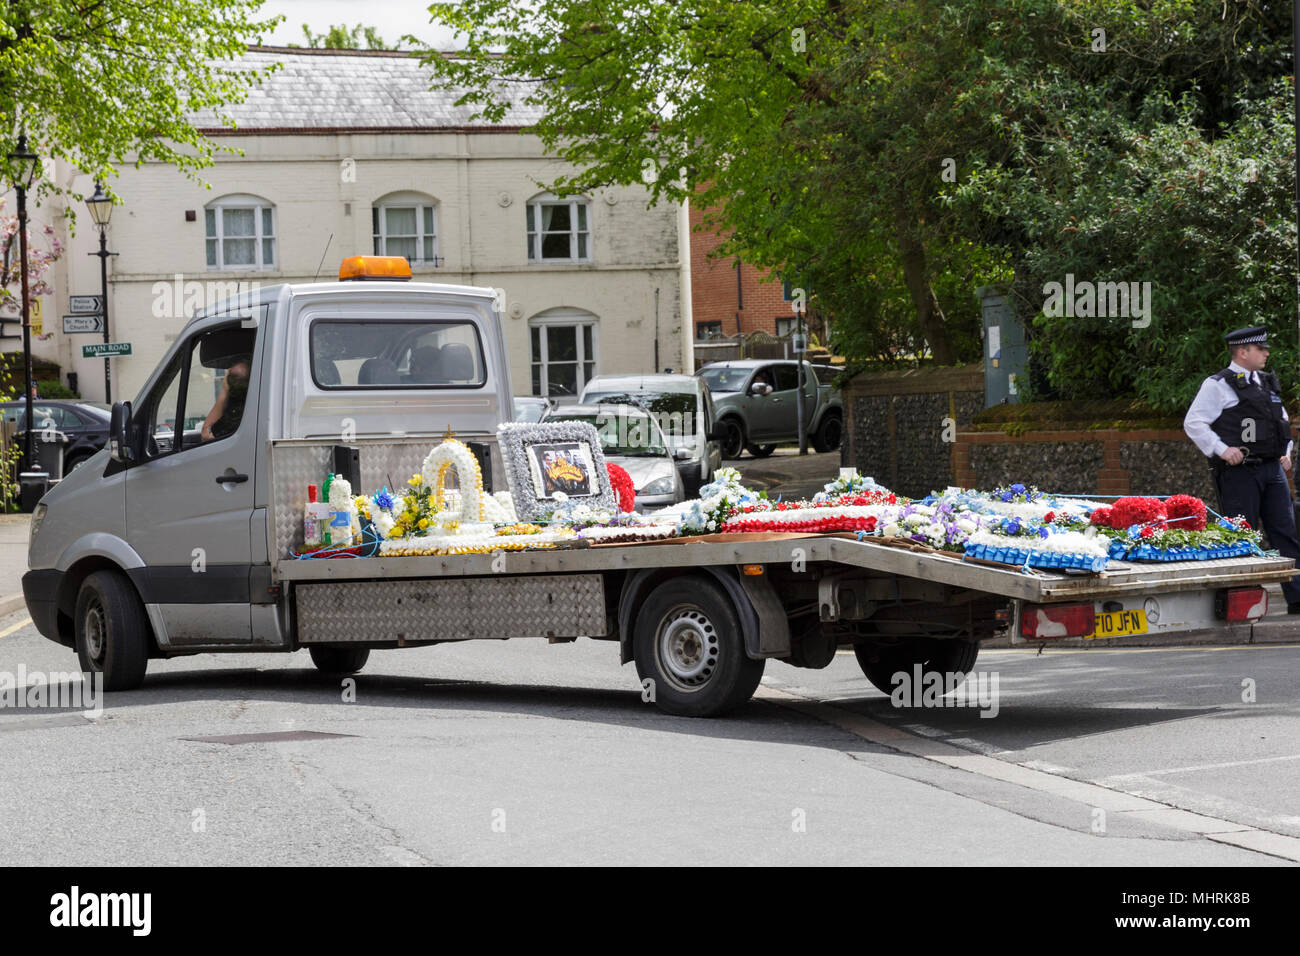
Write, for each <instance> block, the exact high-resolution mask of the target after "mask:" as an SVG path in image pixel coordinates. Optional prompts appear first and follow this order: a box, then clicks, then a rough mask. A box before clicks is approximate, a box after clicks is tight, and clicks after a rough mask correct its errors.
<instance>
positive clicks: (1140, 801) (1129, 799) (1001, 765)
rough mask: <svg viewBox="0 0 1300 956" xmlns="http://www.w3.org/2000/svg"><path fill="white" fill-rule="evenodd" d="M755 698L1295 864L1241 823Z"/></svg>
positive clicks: (1291, 855)
mask: <svg viewBox="0 0 1300 956" xmlns="http://www.w3.org/2000/svg"><path fill="white" fill-rule="evenodd" d="M754 697H755V699H757V700H766V701H769V702H771V703H774V704H780V705H781V706H783V707H788V708H790V709H791V710H795V711H798V712H799V713H801V714H804V715H806V716H808V717H812V718H813V719H814V720H819V721H821V722H822V723H825V724H830V725H831V726H832V727H838V728H840V729H841V730H844V731H847V732H848V733H850V734H853V735H854V736H855V737H860V738H862V739H863V740H866V741H868V742H869V743H874V744H879V745H881V746H882V747H888V748H890V749H891V750H897V751H900V752H902V753H905V754H910V755H912V756H913V757H920V758H921V759H922V760H929V761H932V762H934V763H938V764H942V765H944V766H946V767H952V768H953V769H955V770H966V771H969V772H970V773H974V774H978V775H980V776H982V777H989V778H992V779H994V780H1002V781H1005V782H1006V783H1013V784H1018V785H1020V786H1022V787H1025V788H1026V789H1029V790H1037V791H1039V792H1040V793H1044V794H1048V795H1050V796H1054V797H1057V798H1061V799H1066V800H1073V801H1075V802H1077V803H1080V804H1083V805H1084V806H1088V807H1101V808H1102V809H1107V810H1108V811H1109V812H1111V813H1113V814H1114V815H1115V816H1118V817H1123V818H1127V819H1133V820H1145V821H1149V822H1153V823H1158V824H1160V825H1162V826H1166V827H1170V828H1172V829H1175V830H1183V831H1185V832H1188V833H1195V834H1198V835H1200V836H1202V837H1205V838H1206V839H1210V840H1214V841H1216V842H1219V843H1228V844H1231V845H1233V846H1238V847H1241V848H1243V849H1247V850H1250V851H1252V852H1255V853H1265V854H1268V855H1270V856H1277V857H1281V858H1282V859H1285V860H1292V861H1296V862H1300V839H1297V838H1296V837H1291V836H1285V835H1283V834H1278V833H1271V832H1269V831H1267V830H1260V829H1258V828H1256V827H1252V826H1249V825H1247V824H1244V823H1234V822H1233V821H1231V820H1222V819H1219V818H1217V817H1212V816H1208V815H1206V814H1200V813H1192V812H1191V811H1188V810H1182V809H1179V808H1178V807H1171V806H1169V805H1168V804H1165V803H1160V802H1158V801H1155V800H1149V799H1147V798H1145V797H1138V796H1134V795H1133V794H1129V793H1125V792H1123V791H1120V790H1113V789H1111V788H1109V787H1103V786H1100V785H1098V784H1095V783H1089V782H1088V781H1086V780H1074V779H1072V778H1070V777H1062V776H1058V775H1057V774H1053V773H1047V772H1044V771H1042V770H1036V769H1034V768H1032V767H1027V766H1023V765H1021V764H1015V763H1009V762H1007V761H1005V760H999V759H998V758H996V757H989V756H985V755H984V754H978V753H971V752H970V751H969V750H965V749H962V748H961V747H955V746H953V745H952V744H951V743H948V742H946V741H942V740H936V739H934V738H933V737H920V736H917V735H915V734H912V733H908V732H907V731H906V730H904V729H903V728H902V727H893V726H889V725H888V724H883V723H881V722H880V721H878V720H874V719H873V718H870V717H866V716H863V715H862V714H859V713H857V712H855V711H850V710H846V709H844V708H842V707H834V706H832V705H830V704H827V703H824V702H823V701H821V700H817V699H813V698H809V697H805V696H802V695H800V694H794V693H791V692H790V691H788V690H785V689H782V688H779V687H773V686H770V685H763V686H760V687H759V688H758V691H757V692H756V693H755V694H754ZM912 726H924V725H912ZM926 729H927V730H928V729H930V728H926Z"/></svg>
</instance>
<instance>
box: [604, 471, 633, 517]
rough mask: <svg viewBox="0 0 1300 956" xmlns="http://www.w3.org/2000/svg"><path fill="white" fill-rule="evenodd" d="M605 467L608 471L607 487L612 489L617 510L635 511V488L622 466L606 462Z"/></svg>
mask: <svg viewBox="0 0 1300 956" xmlns="http://www.w3.org/2000/svg"><path fill="white" fill-rule="evenodd" d="M605 467H606V468H607V469H609V485H610V487H611V488H613V489H614V497H616V498H617V499H618V510H619V511H635V510H636V486H635V485H634V484H632V476H631V475H629V474H628V473H627V469H626V468H624V467H623V466H622V465H616V464H614V463H613V462H606V463H605Z"/></svg>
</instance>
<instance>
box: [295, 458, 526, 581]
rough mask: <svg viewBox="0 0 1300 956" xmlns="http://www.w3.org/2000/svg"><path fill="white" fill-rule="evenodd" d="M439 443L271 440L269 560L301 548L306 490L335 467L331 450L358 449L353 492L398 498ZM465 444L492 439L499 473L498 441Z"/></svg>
mask: <svg viewBox="0 0 1300 956" xmlns="http://www.w3.org/2000/svg"><path fill="white" fill-rule="evenodd" d="M441 440H442V439H441V438H437V437H430V436H423V437H410V438H394V439H378V440H376V439H367V438H357V439H354V440H353V441H350V442H333V441H321V442H317V441H288V442H275V443H273V444H272V446H271V473H272V475H273V481H274V487H273V488H272V489H271V495H272V497H271V501H272V508H273V513H274V515H275V541H274V542H273V548H272V551H271V554H272V557H273V560H277V561H278V560H279V559H281V558H284V557H287V556H288V554H289V552H290V551H291V550H293V549H296V548H301V547H302V546H303V528H302V524H303V506H304V505H305V504H306V503H307V486H308V485H315V486H316V487H317V488H321V487H322V482H324V480H325V476H326V474H327V473H328V470H329V467H330V465H331V464H332V463H333V458H334V446H335V445H336V444H347V445H351V446H353V447H355V448H359V449H360V450H361V456H360V457H361V485H362V487H361V488H354V489H352V490H353V492H355V493H356V494H362V493H363V492H364V493H366V494H373V493H374V492H377V491H378V490H379V489H380V488H382V487H383V486H384V485H388V487H389V489H390V490H392V491H394V492H396V493H398V494H402V493H404V492H406V491H408V490H409V489H408V488H407V486H406V479H407V478H410V477H411V475H413V474H415V473H416V472H417V471H419V470H420V469H421V468H422V467H423V466H424V459H425V458H426V457H428V455H429V451H430V450H431V449H432V448H433V447H434V446H435V445H437V444H438V443H439V442H440V441H441ZM464 440H465V441H477V442H482V441H490V442H492V444H493V446H494V447H493V449H492V472H493V476H494V478H495V476H496V475H500V474H502V473H503V472H502V470H501V465H500V452H498V451H497V450H496V447H495V445H496V438H495V436H493V437H492V438H490V439H489V438H485V437H482V436H474V437H471V438H466V439H464ZM494 483H495V484H496V486H497V487H496V488H493V489H489V490H501V489H502V488H503V487H504V484H503V483H502V482H499V481H496V482H494Z"/></svg>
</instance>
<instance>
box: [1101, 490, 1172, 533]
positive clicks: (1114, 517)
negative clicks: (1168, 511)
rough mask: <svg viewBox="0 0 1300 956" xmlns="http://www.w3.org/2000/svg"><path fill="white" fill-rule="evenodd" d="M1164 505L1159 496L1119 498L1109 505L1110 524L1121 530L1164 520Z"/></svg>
mask: <svg viewBox="0 0 1300 956" xmlns="http://www.w3.org/2000/svg"><path fill="white" fill-rule="evenodd" d="M1165 517H1166V515H1165V506H1164V505H1163V504H1162V503H1161V502H1160V499H1159V498H1138V497H1131V498H1120V499H1119V500H1118V501H1116V502H1115V504H1114V505H1112V506H1111V509H1110V526H1111V527H1112V528H1114V529H1115V530H1116V531H1123V530H1124V529H1126V528H1131V527H1132V526H1133V525H1135V524H1137V525H1143V524H1150V523H1151V522H1154V521H1164V520H1165Z"/></svg>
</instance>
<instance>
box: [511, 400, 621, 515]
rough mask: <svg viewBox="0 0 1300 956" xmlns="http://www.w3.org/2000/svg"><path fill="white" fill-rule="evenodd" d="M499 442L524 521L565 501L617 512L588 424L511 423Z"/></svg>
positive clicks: (595, 437)
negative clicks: (565, 499) (566, 499)
mask: <svg viewBox="0 0 1300 956" xmlns="http://www.w3.org/2000/svg"><path fill="white" fill-rule="evenodd" d="M497 440H498V442H499V444H500V447H501V460H502V462H504V464H505V471H506V478H507V480H508V481H509V482H510V495H511V497H512V498H513V499H514V503H515V511H516V512H517V513H518V514H519V520H520V521H530V520H533V519H535V518H540V517H543V516H545V515H547V514H549V513H550V512H551V511H552V510H554V509H555V506H556V505H557V504H558V503H559V502H560V501H562V500H564V499H563V498H560V499H557V498H556V495H557V494H561V495H563V496H564V497H567V498H568V500H569V501H571V502H573V503H575V504H583V505H588V506H590V507H592V508H596V509H603V510H606V511H617V510H618V509H617V504H616V501H615V498H614V490H613V488H612V487H610V483H609V471H608V469H607V468H606V465H605V453H604V451H602V449H601V445H600V437H599V436H598V435H597V434H596V429H595V427H593V426H592V425H590V424H588V423H586V422H546V423H543V424H533V423H531V422H508V423H505V424H502V425H499V426H497Z"/></svg>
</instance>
